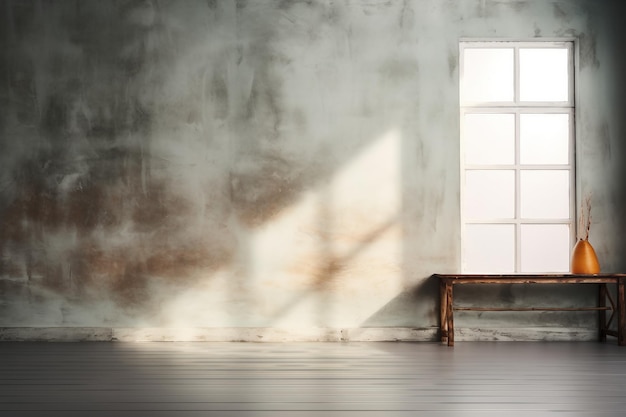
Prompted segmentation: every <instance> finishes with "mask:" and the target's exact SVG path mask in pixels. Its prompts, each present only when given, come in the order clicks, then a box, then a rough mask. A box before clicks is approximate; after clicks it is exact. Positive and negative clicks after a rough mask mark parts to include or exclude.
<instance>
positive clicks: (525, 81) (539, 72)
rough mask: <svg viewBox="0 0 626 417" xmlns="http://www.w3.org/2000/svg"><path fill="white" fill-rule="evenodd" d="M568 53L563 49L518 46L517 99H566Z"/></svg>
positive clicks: (567, 96)
mask: <svg viewBox="0 0 626 417" xmlns="http://www.w3.org/2000/svg"><path fill="white" fill-rule="evenodd" d="M567 52H568V51H567V49H565V48H560V49H556V48H541V49H520V51H519V64H520V67H519V68H520V100H522V101H567V100H568V98H569V95H568V86H569V78H568V76H569V74H568V56H567Z"/></svg>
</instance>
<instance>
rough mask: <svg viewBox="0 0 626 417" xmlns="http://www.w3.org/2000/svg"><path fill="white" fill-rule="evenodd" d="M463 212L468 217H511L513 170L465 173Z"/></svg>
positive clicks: (512, 210) (513, 202)
mask: <svg viewBox="0 0 626 417" xmlns="http://www.w3.org/2000/svg"><path fill="white" fill-rule="evenodd" d="M464 214H465V216H466V217H467V218H468V219H494V218H495V219H511V218H513V216H514V215H515V172H514V171H512V170H493V171H486V170H470V171H466V173H465V204H464Z"/></svg>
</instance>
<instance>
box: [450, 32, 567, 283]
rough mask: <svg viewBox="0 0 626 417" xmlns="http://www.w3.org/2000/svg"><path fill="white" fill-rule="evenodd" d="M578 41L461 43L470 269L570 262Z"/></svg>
mask: <svg viewBox="0 0 626 417" xmlns="http://www.w3.org/2000/svg"><path fill="white" fill-rule="evenodd" d="M572 55H573V43H572V42H461V44H460V56H461V60H460V63H461V77H460V82H461V85H460V92H461V97H460V98H461V176H462V178H461V184H462V185H461V207H462V209H461V222H462V270H463V272H464V273H518V272H519V273H549V272H567V271H569V262H570V250H571V247H572V246H573V243H574V241H573V239H574V236H575V233H574V227H575V222H574V220H573V219H574V216H575V210H574V207H575V196H574V191H575V187H574V88H573V85H574V83H573V81H574V80H573V74H574V72H573V56H572Z"/></svg>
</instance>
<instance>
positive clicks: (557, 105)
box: [459, 39, 577, 273]
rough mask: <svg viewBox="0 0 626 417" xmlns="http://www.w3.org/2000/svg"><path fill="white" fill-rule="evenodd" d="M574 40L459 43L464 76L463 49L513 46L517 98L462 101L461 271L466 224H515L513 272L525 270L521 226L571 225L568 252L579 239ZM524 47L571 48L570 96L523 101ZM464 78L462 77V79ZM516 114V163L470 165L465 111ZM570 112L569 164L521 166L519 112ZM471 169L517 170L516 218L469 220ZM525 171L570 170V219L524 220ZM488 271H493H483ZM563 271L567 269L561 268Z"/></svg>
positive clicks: (461, 68) (469, 41) (464, 40)
mask: <svg viewBox="0 0 626 417" xmlns="http://www.w3.org/2000/svg"><path fill="white" fill-rule="evenodd" d="M575 46H576V45H575V42H574V40H573V39H557V40H532V41H514V40H480V41H476V40H469V39H468V40H466V39H462V40H461V41H460V42H459V64H460V67H459V68H460V74H461V77H462V74H463V70H464V68H465V67H464V51H465V50H466V49H470V48H481V49H483V48H490V49H492V48H494V49H497V48H506V49H514V84H515V87H514V98H513V101H510V102H463V101H462V100H463V97H462V96H461V98H460V100H461V101H460V127H461V132H460V133H461V140H460V143H461V149H460V151H461V153H460V156H461V157H460V163H461V169H460V172H461V178H460V180H461V187H460V189H461V194H460V197H461V249H462V254H461V270H462V272H466V266H465V260H464V252H465V251H464V246H463V245H464V242H465V241H466V239H465V233H466V232H465V229H466V225H471V224H507V225H509V224H512V225H514V226H515V265H514V271H512V273H522V258H521V247H522V245H521V243H522V242H521V227H522V225H526V224H563V225H567V226H569V230H570V246H569V254H570V257H571V250H572V247H573V246H574V243H575V242H576V225H577V222H576V181H575V179H576V172H575V158H576V154H575V143H576V140H575V109H576V107H575V66H574V63H575V61H574V52H575V50H576V49H575ZM524 48H532V49H539V48H567V50H568V57H569V60H568V61H569V62H568V73H569V74H568V75H569V77H568V81H569V85H568V95H569V96H568V99H567V101H562V102H552V101H541V102H530V101H521V100H520V98H519V97H520V66H519V50H520V49H524ZM461 79H462V78H461ZM459 87H460V93H461V95H462V87H463V86H462V85H461V83H459ZM471 113H480V114H486V113H489V114H514V116H515V162H514V164H510V165H469V164H466V163H465V141H464V117H465V115H466V114H471ZM549 113H553V114H554V113H558V114H568V115H569V124H570V126H569V163H568V164H561V165H547V164H541V165H539V164H537V165H528V164H524V165H522V164H521V163H520V123H519V120H520V115H522V114H549ZM469 170H513V171H514V172H515V214H514V218H513V219H470V218H466V216H465V210H464V208H463V206H464V202H465V195H464V192H465V174H466V171H469ZM522 170H569V179H570V202H569V218H568V219H523V218H521V198H520V172H521V171H522ZM483 272H484V273H488V272H490V271H483ZM549 272H556V271H543V273H549ZM561 272H564V271H561Z"/></svg>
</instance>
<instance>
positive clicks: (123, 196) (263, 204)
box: [0, 0, 626, 340]
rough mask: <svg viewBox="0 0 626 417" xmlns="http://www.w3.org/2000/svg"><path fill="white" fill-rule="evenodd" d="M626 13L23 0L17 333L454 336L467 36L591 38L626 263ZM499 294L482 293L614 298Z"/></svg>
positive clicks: (9, 183) (596, 230) (596, 110)
mask: <svg viewBox="0 0 626 417" xmlns="http://www.w3.org/2000/svg"><path fill="white" fill-rule="evenodd" d="M623 12H624V7H623V6H621V2H618V1H615V2H613V1H597V0H562V1H547V0H519V1H517V0H509V1H496V0H447V1H442V0H405V1H400V0H398V1H383V0H373V1H371V0H367V1H365V0H351V1H327V0H313V1H304V0H303V1H288V0H282V1H281V0H258V1H252V0H249V1H245V0H206V1H200V0H197V1H192V0H180V1H165V0H152V1H148V0H146V1H134V0H132V1H131V0H124V1H122V0H119V1H100V0H80V1H79V0H75V1H70V0H64V1H61V0H59V1H46V0H41V1H35V0H0V109H1V110H0V326H3V327H42V328H45V327H57V326H62V327H70V328H72V327H95V328H100V327H113V328H122V327H123V328H129V327H130V328H132V327H142V328H155V327H156V328H207V327H210V328H223V329H231V328H265V329H286V330H285V331H286V333H285V334H286V335H287V336H285V338H286V339H290V338H291V339H293V340H296V339H299V336H298V334H303V333H302V332H304V333H306V329H316V328H322V329H336V328H349V329H355V328H363V327H372V328H399V327H412V328H418V329H426V330H429V331H430V330H432V331H433V332H436V330H434V329H435V328H436V327H437V326H438V310H437V309H438V291H437V286H436V283H435V282H433V280H432V279H430V278H429V277H430V275H431V274H432V273H435V272H444V273H445V272H458V271H459V267H460V241H459V239H460V226H459V145H458V144H459V133H458V130H459V120H458V119H459V117H458V105H459V103H458V42H459V39H460V38H500V39H502V38H506V39H508V38H512V39H520V40H521V39H534V38H538V39H540V38H574V39H576V40H577V41H578V43H577V45H578V47H579V50H580V54H579V55H580V56H579V57H580V60H579V62H578V68H579V72H578V74H577V75H578V78H577V86H578V97H577V103H578V110H577V134H578V138H577V140H578V145H577V146H578V171H577V176H578V180H579V181H578V184H579V188H580V189H579V194H581V195H582V194H585V193H588V192H592V193H593V200H592V204H593V218H594V224H593V226H592V230H591V241H592V243H593V244H594V246H595V247H596V249H597V251H598V255H599V258H600V261H601V263H602V266H603V270H604V271H623V270H625V267H626V260H625V259H624V257H623V254H624V251H625V249H626V245H625V244H624V237H623V236H624V233H623V232H624V231H625V230H626V220H625V219H626V216H625V214H626V213H625V209H624V206H625V203H626V190H625V189H624V186H623V183H622V181H623V180H622V179H623V178H624V177H625V174H626V172H625V171H626V170H625V168H624V167H625V166H626V149H625V144H624V139H625V138H626V127H625V122H624V117H623V113H624V110H623V109H624V108H626V106H625V105H624V104H626V103H625V101H626V100H625V99H624V97H625V96H626V89H625V88H624V86H625V85H626V83H625V82H624V81H623V74H626V71H625V70H626V68H625V67H626V65H625V64H624V58H623V51H622V48H623V44H624V40H625V39H626V36H625V33H624V30H623V29H622V25H621V19H622V18H623V16H624V13H623ZM483 290H484V289H483ZM483 290H471V289H470V290H467V291H465V292H463V291H461V293H460V294H459V297H460V298H461V299H462V300H464V301H466V302H469V303H472V302H480V300H481V298H485V297H494V298H495V301H496V302H500V301H513V302H524V301H523V300H529V302H538V301H550V302H552V301H554V302H556V303H561V304H563V305H567V304H572V303H577V302H578V301H581V300H582V301H583V302H584V301H588V300H592V301H591V302H593V300H594V294H593V291H592V290H591V289H589V290H587V291H584V290H580V289H575V288H574V289H568V290H567V291H566V292H563V293H560V292H561V291H562V289H558V291H559V294H557V295H555V293H554V289H551V290H548V291H546V290H545V289H543V290H535V289H529V288H511V287H503V288H494V289H493V290H489V291H483ZM462 320H464V321H463V323H465V324H461V323H459V324H458V325H459V326H467V327H473V326H476V327H477V326H492V327H494V326H495V327H496V328H499V327H520V326H521V327H529V328H536V327H538V326H553V327H582V328H593V326H594V325H595V317H594V316H593V315H589V314H574V313H567V314H559V313H553V314H547V313H544V314H537V315H533V314H527V315H515V314H503V313H500V314H499V315H493V316H488V315H483V317H478V316H476V315H469V314H468V315H466V317H465V316H464V317H462ZM289 329H292V330H294V333H289V331H290V330H289ZM295 329H299V330H298V331H295ZM433 332H430V333H427V334H428V335H430V336H427V338H430V337H435V334H436V333H433ZM289 334H293V335H295V336H289ZM235 338H236V337H235Z"/></svg>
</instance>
